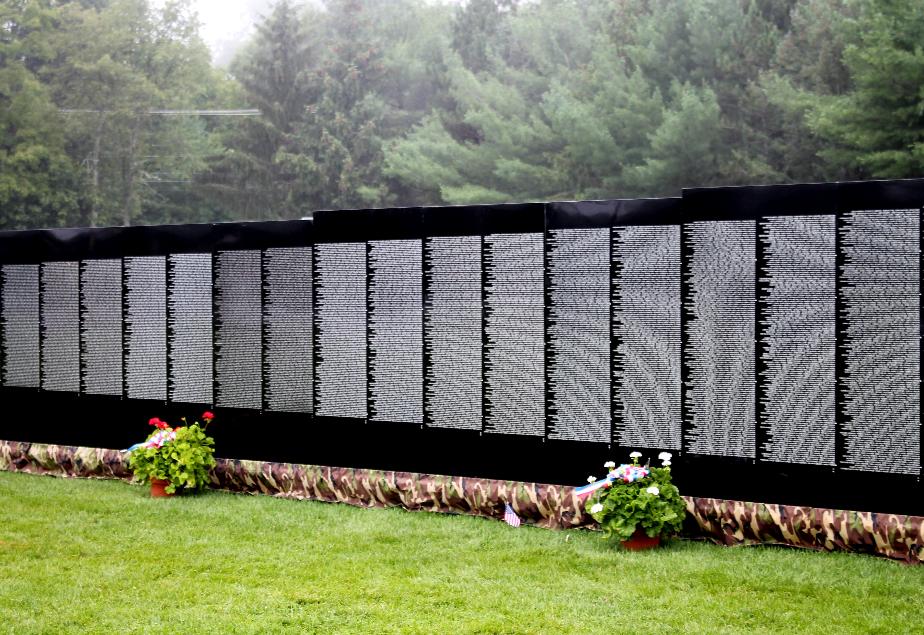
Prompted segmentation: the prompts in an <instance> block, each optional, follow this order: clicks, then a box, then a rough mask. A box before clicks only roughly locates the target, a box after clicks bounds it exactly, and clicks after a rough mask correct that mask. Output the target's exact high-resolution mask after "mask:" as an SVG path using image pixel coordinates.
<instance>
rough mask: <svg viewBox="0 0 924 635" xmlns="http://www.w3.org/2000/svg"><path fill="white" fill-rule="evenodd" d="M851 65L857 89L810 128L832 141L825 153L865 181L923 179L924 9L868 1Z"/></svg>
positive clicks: (853, 39)
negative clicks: (906, 178) (923, 87)
mask: <svg viewBox="0 0 924 635" xmlns="http://www.w3.org/2000/svg"><path fill="white" fill-rule="evenodd" d="M847 28H848V33H849V35H848V37H849V38H850V43H849V44H848V45H847V47H846V48H845V50H844V62H845V64H846V66H847V69H848V70H849V73H850V79H851V83H852V88H851V90H850V92H848V93H847V94H845V95H843V96H839V97H834V98H832V99H830V100H826V101H820V103H818V105H816V107H814V108H813V109H812V112H811V114H810V116H809V125H810V127H811V128H812V129H813V130H814V131H815V132H817V133H818V134H819V135H821V136H822V137H823V138H824V139H826V140H827V141H828V142H829V145H828V146H827V147H825V148H824V149H823V150H821V151H820V154H821V155H822V156H823V157H825V158H826V159H828V160H829V161H830V162H831V163H832V164H834V165H836V166H840V167H843V168H846V169H856V170H858V171H859V174H860V175H861V176H873V177H883V178H900V177H912V176H916V177H919V176H921V175H922V174H924V97H922V92H921V87H922V86H924V47H922V45H921V34H922V33H924V4H921V3H920V2H918V1H916V0H861V1H860V2H859V14H858V16H857V18H855V19H853V20H851V21H849V22H848V23H847Z"/></svg>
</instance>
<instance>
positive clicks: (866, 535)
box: [0, 441, 924, 563]
mask: <svg viewBox="0 0 924 635" xmlns="http://www.w3.org/2000/svg"><path fill="white" fill-rule="evenodd" d="M125 458H126V455H125V454H124V453H123V452H121V451H119V450H106V449H100V448H83V447H72V446H61V445H45V444H39V443H25V442H16V441H0V469H2V470H7V471H18V472H29V473H33V474H50V475H54V476H69V477H88V478H120V479H129V478H131V473H130V472H129V470H128V468H127V466H126V461H125ZM212 484H213V486H214V487H216V488H219V489H225V490H230V491H234V492H249V493H262V494H268V495H271V496H281V497H286V498H296V499H307V500H319V501H327V502H339V503H349V504H351V505H359V506H362V507H404V508H406V509H409V510H422V511H434V512H443V513H455V514H470V515H475V516H487V517H492V518H503V515H504V505H505V503H508V502H509V503H510V505H511V506H512V507H513V508H514V510H515V511H516V513H517V514H518V515H519V516H520V518H521V519H522V520H523V521H524V522H526V523H529V524H533V525H537V526H539V527H546V528H549V529H567V528H574V527H592V526H593V520H592V519H591V518H590V517H589V516H588V515H586V514H585V513H584V512H583V506H582V504H581V502H580V501H579V500H578V499H577V497H576V496H575V494H574V488H573V487H570V486H564V485H543V484H541V483H521V482H515V481H497V480H492V479H482V478H462V477H450V476H438V475H430V474H415V473H411V472H387V471H378V470H364V469H353V468H338V467H321V466H316V465H295V464H289V463H265V462H260V461H240V460H231V459H219V460H218V465H217V466H216V467H215V469H214V470H213V472H212ZM684 499H685V501H686V504H687V518H686V522H685V524H684V532H685V535H687V536H688V537H692V538H706V539H709V540H712V541H714V542H717V543H721V544H726V545H740V544H781V545H790V546H794V547H807V548H811V549H821V550H844V551H856V552H865V553H871V554H875V555H880V556H885V557H888V558H894V559H897V560H903V561H906V562H913V563H922V562H924V517H921V516H902V515H896V514H876V513H871V512H854V511H843V510H833V509H821V508H811V507H794V506H789V505H770V504H763V503H748V502H740V501H728V500H718V499H711V498H692V497H684Z"/></svg>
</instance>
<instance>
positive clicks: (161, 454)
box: [129, 423, 215, 494]
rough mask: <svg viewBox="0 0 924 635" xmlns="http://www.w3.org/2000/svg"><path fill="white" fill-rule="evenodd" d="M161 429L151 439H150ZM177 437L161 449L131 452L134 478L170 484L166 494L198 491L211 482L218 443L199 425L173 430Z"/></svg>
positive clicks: (145, 448) (146, 481)
mask: <svg viewBox="0 0 924 635" xmlns="http://www.w3.org/2000/svg"><path fill="white" fill-rule="evenodd" d="M160 432H161V431H160V430H157V431H154V432H152V433H151V435H150V436H149V437H148V440H151V439H152V438H153V437H154V436H155V435H157V434H158V433H160ZM174 432H175V434H176V436H175V437H174V438H173V439H172V440H170V441H167V442H166V443H164V444H163V445H161V446H160V447H143V446H142V447H139V448H136V449H134V450H132V452H131V455H130V457H129V467H130V468H131V470H132V472H134V474H135V479H136V480H139V481H141V482H142V483H150V482H151V479H161V480H165V481H169V482H170V484H169V485H168V486H167V487H166V491H167V492H169V493H171V494H172V493H174V492H176V491H177V489H182V490H184V491H190V492H193V491H197V490H201V489H204V488H205V486H206V485H208V482H209V470H210V469H211V468H212V467H214V465H215V456H214V455H215V440H214V439H213V438H212V437H210V436H208V435H206V433H205V430H204V429H202V428H201V427H200V426H199V424H198V423H194V424H192V425H190V426H182V427H179V428H176V429H175V430H174Z"/></svg>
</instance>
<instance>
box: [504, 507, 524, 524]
mask: <svg viewBox="0 0 924 635" xmlns="http://www.w3.org/2000/svg"><path fill="white" fill-rule="evenodd" d="M504 522H505V523H507V524H508V525H510V526H511V527H519V526H520V517H519V516H517V513H516V512H515V511H513V507H511V506H510V503H505V507H504Z"/></svg>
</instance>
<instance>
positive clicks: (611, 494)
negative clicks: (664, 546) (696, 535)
mask: <svg viewBox="0 0 924 635" xmlns="http://www.w3.org/2000/svg"><path fill="white" fill-rule="evenodd" d="M652 488H653V489H652ZM598 505H599V506H602V509H601V508H600V507H598ZM586 508H587V511H588V512H589V513H590V515H591V516H593V517H594V520H596V521H597V522H598V523H600V528H601V529H603V531H605V532H606V535H607V537H609V538H615V539H617V540H628V539H629V538H631V537H632V534H634V533H635V530H636V529H638V528H641V529H643V530H644V531H645V533H646V534H647V535H648V536H651V537H654V536H661V537H662V538H666V537H669V536H671V535H673V534H676V533H677V532H679V531H680V527H681V525H682V524H683V517H684V514H685V511H686V506H685V505H684V502H683V499H682V498H681V497H680V491H679V490H678V489H677V486H676V485H674V484H673V483H672V482H671V468H670V467H653V468H650V473H649V474H648V476H646V477H644V478H641V479H638V480H637V481H632V482H631V483H626V482H624V481H622V480H619V479H617V480H615V481H614V482H613V484H612V485H611V486H610V487H604V488H601V489H598V490H597V491H596V492H595V493H594V495H593V496H591V497H590V498H589V499H588V501H587V503H586ZM593 510H597V511H593Z"/></svg>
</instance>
